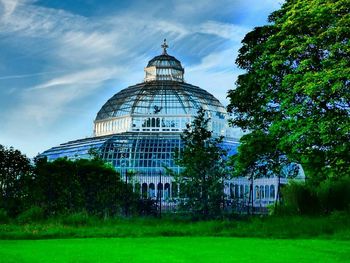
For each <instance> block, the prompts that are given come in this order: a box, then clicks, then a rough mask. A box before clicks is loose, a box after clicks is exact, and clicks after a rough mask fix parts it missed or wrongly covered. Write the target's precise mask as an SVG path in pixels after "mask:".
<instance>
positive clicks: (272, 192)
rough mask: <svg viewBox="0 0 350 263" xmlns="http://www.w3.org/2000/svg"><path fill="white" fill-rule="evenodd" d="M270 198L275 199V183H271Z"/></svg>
mask: <svg viewBox="0 0 350 263" xmlns="http://www.w3.org/2000/svg"><path fill="white" fill-rule="evenodd" d="M270 198H273V199H275V186H274V185H273V184H272V185H270Z"/></svg>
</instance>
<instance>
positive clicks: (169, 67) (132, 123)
mask: <svg viewBox="0 0 350 263" xmlns="http://www.w3.org/2000/svg"><path fill="white" fill-rule="evenodd" d="M162 47H163V48H164V51H163V54H162V55H159V56H156V57H154V58H153V59H151V60H150V61H149V62H148V64H147V67H146V68H145V73H146V75H145V81H144V82H142V83H140V84H136V85H133V86H130V87H128V88H126V89H123V90H121V91H120V92H118V93H116V94H115V95H114V96H113V97H112V98H110V99H109V100H108V101H107V102H106V103H105V104H104V105H103V106H102V108H101V109H100V110H99V112H98V113H97V116H96V118H95V122H94V124H95V127H94V134H95V136H104V135H109V134H116V133H123V132H182V131H183V129H184V128H186V124H187V123H190V122H191V121H192V120H193V118H194V117H195V116H196V115H197V112H198V110H199V108H203V109H205V110H206V112H207V115H208V117H209V118H210V119H211V121H210V123H209V126H210V127H209V128H210V129H211V130H213V132H214V135H226V134H225V132H226V130H227V128H228V127H227V119H226V118H227V112H226V109H225V107H224V106H223V105H222V104H221V103H220V102H219V100H217V99H216V98H215V97H214V96H213V95H212V94H210V93H209V92H207V91H205V90H204V89H201V88H199V87H197V86H193V85H191V84H188V83H185V82H184V81H183V73H184V69H183V67H182V66H181V63H180V61H179V60H177V59H176V58H175V57H173V56H170V55H168V54H167V53H166V48H165V47H167V45H166V43H164V44H163V45H162Z"/></svg>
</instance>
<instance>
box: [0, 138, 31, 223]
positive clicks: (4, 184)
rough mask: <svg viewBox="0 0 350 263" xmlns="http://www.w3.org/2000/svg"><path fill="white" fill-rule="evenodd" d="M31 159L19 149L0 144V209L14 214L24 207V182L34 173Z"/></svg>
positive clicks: (25, 188)
mask: <svg viewBox="0 0 350 263" xmlns="http://www.w3.org/2000/svg"><path fill="white" fill-rule="evenodd" d="M32 170H33V167H32V165H31V163H30V160H29V159H28V158H27V157H26V156H25V155H23V154H22V153H21V152H20V151H19V150H15V149H14V148H12V147H10V148H6V147H4V146H2V145H0V209H1V208H3V209H5V211H6V212H7V214H8V215H10V216H14V215H17V214H18V213H20V212H21V210H22V209H24V207H23V206H24V204H23V202H22V201H23V198H24V197H25V195H26V190H27V187H26V185H24V182H25V181H26V179H27V178H28V177H30V176H31V174H32Z"/></svg>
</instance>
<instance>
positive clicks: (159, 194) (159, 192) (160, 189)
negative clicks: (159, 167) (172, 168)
mask: <svg viewBox="0 0 350 263" xmlns="http://www.w3.org/2000/svg"><path fill="white" fill-rule="evenodd" d="M157 197H158V198H159V197H162V198H163V184H162V183H158V185H157Z"/></svg>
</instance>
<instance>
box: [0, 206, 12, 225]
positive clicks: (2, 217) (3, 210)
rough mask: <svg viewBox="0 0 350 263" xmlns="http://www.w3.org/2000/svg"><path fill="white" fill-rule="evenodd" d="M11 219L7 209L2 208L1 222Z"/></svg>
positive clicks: (4, 222)
mask: <svg viewBox="0 0 350 263" xmlns="http://www.w3.org/2000/svg"><path fill="white" fill-rule="evenodd" d="M9 221H10V218H9V216H8V215H7V212H6V210H5V209H0V224H6V223H8V222H9Z"/></svg>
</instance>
